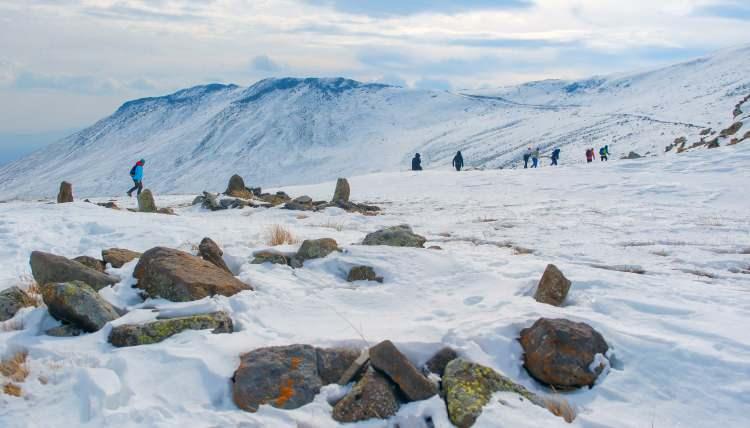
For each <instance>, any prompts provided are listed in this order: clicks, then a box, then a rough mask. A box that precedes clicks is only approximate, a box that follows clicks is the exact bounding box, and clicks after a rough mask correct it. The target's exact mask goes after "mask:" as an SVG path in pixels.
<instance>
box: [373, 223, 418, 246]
mask: <svg viewBox="0 0 750 428" xmlns="http://www.w3.org/2000/svg"><path fill="white" fill-rule="evenodd" d="M425 242H427V239H425V238H424V237H423V236H419V235H417V234H415V233H414V232H412V230H411V227H409V226H407V225H405V224H402V225H401V226H394V227H389V228H386V229H382V230H378V231H377V232H373V233H370V234H369V235H367V236H366V237H365V240H364V241H363V242H362V245H388V246H391V247H415V248H424V243H425Z"/></svg>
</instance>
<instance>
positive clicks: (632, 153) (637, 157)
mask: <svg viewBox="0 0 750 428" xmlns="http://www.w3.org/2000/svg"><path fill="white" fill-rule="evenodd" d="M642 157H643V156H641V155H639V154H638V153H636V152H630V153H628V155H627V156H625V157H623V159H640V158H642Z"/></svg>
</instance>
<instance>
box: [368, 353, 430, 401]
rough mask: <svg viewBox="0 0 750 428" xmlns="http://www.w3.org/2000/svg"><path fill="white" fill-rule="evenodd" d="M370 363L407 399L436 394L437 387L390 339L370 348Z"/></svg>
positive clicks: (412, 399)
mask: <svg viewBox="0 0 750 428" xmlns="http://www.w3.org/2000/svg"><path fill="white" fill-rule="evenodd" d="M370 364H372V366H373V367H375V368H376V369H378V370H380V371H381V372H383V373H385V374H386V375H387V376H388V377H389V378H390V379H391V380H392V381H393V382H394V383H395V384H396V385H398V387H399V389H400V390H401V392H403V394H404V396H405V397H406V398H407V399H408V400H409V401H420V400H425V399H427V398H430V397H432V396H433V395H435V394H437V388H436V387H435V385H434V384H433V383H432V382H430V381H429V379H427V378H426V377H425V376H424V375H422V373H420V372H419V370H417V368H416V367H414V365H413V364H412V363H411V362H409V360H408V359H407V358H406V357H405V356H404V354H402V353H401V352H399V350H398V349H397V348H396V346H395V345H393V343H392V342H391V341H390V340H386V341H383V342H380V343H379V344H377V345H375V346H373V347H372V348H370Z"/></svg>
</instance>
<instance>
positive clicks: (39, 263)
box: [29, 251, 119, 291]
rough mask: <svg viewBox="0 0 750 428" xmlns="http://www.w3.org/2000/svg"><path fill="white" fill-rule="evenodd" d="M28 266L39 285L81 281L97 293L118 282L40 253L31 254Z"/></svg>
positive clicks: (60, 258)
mask: <svg viewBox="0 0 750 428" xmlns="http://www.w3.org/2000/svg"><path fill="white" fill-rule="evenodd" d="M29 264H30V265H31V273H32V275H33V276H34V280H35V281H36V283H37V284H40V285H44V284H47V283H50V282H69V281H82V282H85V283H86V284H88V285H90V286H91V287H92V288H93V289H94V290H97V291H98V290H100V289H102V288H104V287H106V286H108V285H113V284H117V283H118V282H119V279H117V278H115V277H113V276H110V275H107V274H105V273H102V272H98V271H96V270H94V269H91V268H90V267H88V266H85V265H83V264H81V263H78V262H76V261H73V260H70V259H67V258H65V257H62V256H57V255H54V254H49V253H43V252H41V251H34V252H32V253H31V257H30V260H29Z"/></svg>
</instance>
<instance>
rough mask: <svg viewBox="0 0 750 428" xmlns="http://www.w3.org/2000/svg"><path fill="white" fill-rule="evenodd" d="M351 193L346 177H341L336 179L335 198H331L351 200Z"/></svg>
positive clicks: (334, 200)
mask: <svg viewBox="0 0 750 428" xmlns="http://www.w3.org/2000/svg"><path fill="white" fill-rule="evenodd" d="M350 193H351V188H350V187H349V182H348V181H347V180H346V178H339V179H338V181H336V190H334V191H333V199H331V202H337V201H341V202H349V196H350Z"/></svg>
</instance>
